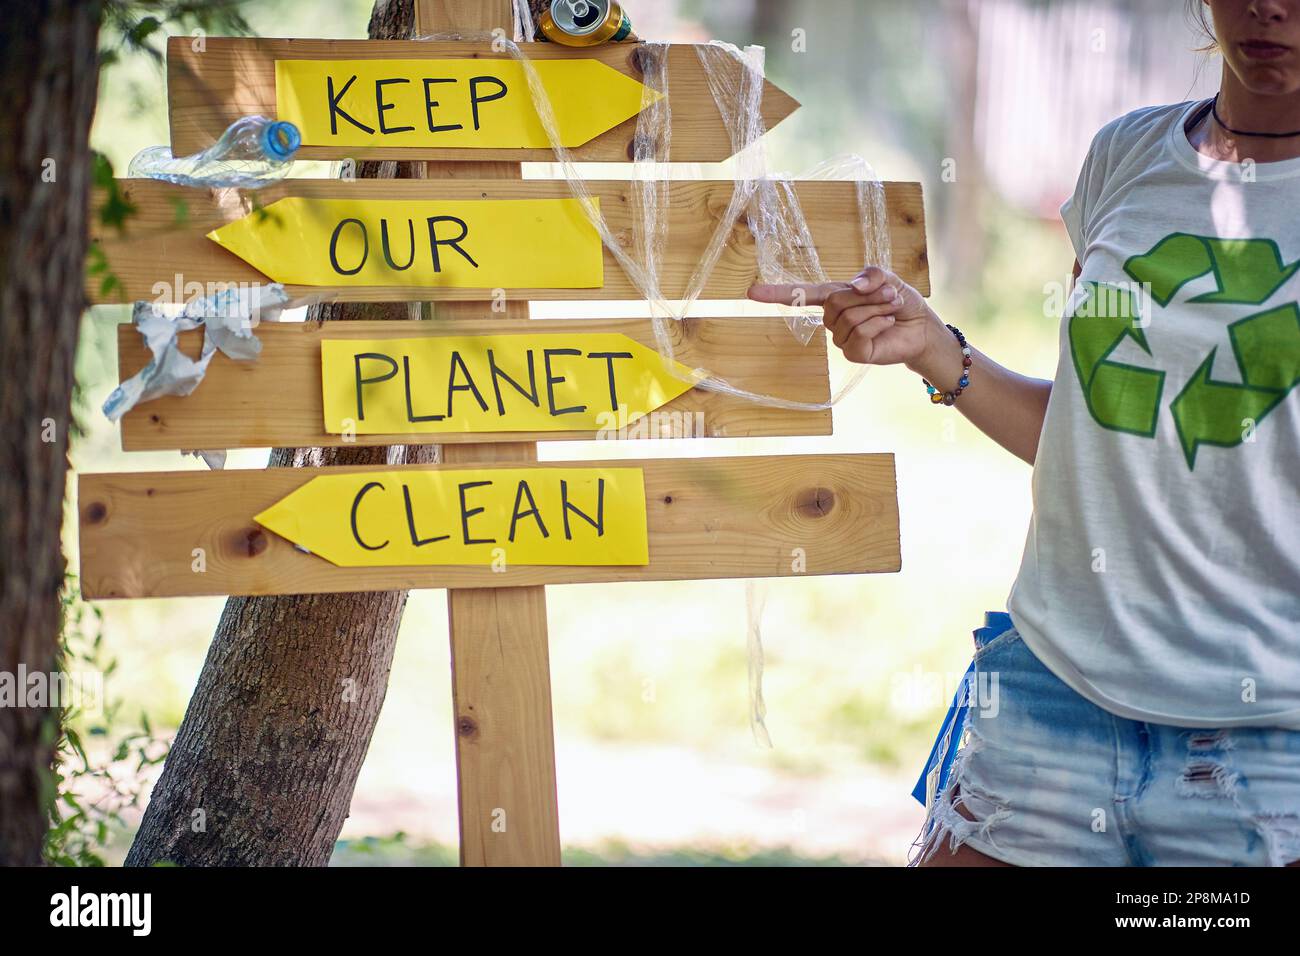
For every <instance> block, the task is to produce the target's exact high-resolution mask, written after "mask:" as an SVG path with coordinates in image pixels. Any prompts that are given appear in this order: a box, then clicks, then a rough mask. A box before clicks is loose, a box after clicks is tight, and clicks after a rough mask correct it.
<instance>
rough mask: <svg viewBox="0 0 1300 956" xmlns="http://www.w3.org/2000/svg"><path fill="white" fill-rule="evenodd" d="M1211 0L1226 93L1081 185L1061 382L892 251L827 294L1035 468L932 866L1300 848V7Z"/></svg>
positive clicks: (926, 840) (1175, 859)
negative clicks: (965, 317) (920, 287)
mask: <svg viewBox="0 0 1300 956" xmlns="http://www.w3.org/2000/svg"><path fill="white" fill-rule="evenodd" d="M1197 6H1198V7H1199V0H1198V3H1197ZM1206 6H1207V7H1208V8H1209V13H1210V14H1211V18H1212V21H1213V26H1214V32H1215V36H1216V41H1217V45H1218V48H1219V50H1220V52H1221V53H1222V55H1223V60H1224V69H1223V78H1222V82H1221V89H1220V91H1219V94H1218V96H1217V98H1216V99H1215V100H1213V101H1208V102H1204V103H1184V104H1179V105H1176V106H1163V107H1155V108H1150V109H1142V110H1138V111H1136V112H1134V113H1130V114H1128V115H1127V116H1124V117H1121V118H1120V119H1118V120H1115V121H1114V122H1112V123H1111V124H1109V125H1108V126H1106V127H1105V128H1104V129H1102V130H1101V132H1100V133H1098V134H1097V136H1096V138H1095V139H1094V141H1093V143H1092V147H1091V149H1090V151H1089V153H1088V157H1087V159H1086V161H1085V163H1084V167H1083V172H1082V174H1081V176H1080V178H1079V182H1078V186H1077V188H1076V190H1075V192H1074V195H1073V196H1072V197H1071V198H1070V199H1068V200H1067V201H1066V203H1065V204H1064V206H1063V207H1062V210H1061V214H1062V218H1063V220H1064V222H1065V225H1066V229H1067V231H1068V232H1069V235H1070V239H1071V241H1072V243H1073V245H1074V248H1075V251H1076V254H1077V260H1076V262H1075V266H1074V275H1075V278H1076V282H1075V287H1074V289H1073V291H1072V293H1071V297H1070V300H1069V303H1068V304H1067V308H1066V317H1065V319H1064V320H1063V322H1062V327H1061V335H1060V342H1061V346H1060V349H1061V351H1060V364H1059V366H1058V370H1057V376H1056V380H1055V382H1048V381H1042V380H1039V379H1034V378H1028V377H1026V376H1023V375H1019V374H1017V373H1015V372H1013V371H1010V370H1009V369H1006V368H1003V367H1002V366H1000V365H998V364H997V363H996V362H995V361H993V360H992V359H991V358H989V357H988V356H986V355H984V354H982V353H981V352H979V351H978V350H976V349H974V348H969V347H964V346H965V341H964V338H963V337H962V336H961V334H960V333H959V332H957V331H956V330H955V329H953V328H952V327H951V326H947V327H945V324H944V323H943V321H942V320H941V319H940V318H939V317H938V316H937V315H936V314H935V313H934V312H933V311H932V310H931V309H930V308H929V307H928V306H927V305H926V303H925V301H924V300H923V299H922V298H921V296H920V295H919V294H917V292H916V291H915V290H914V289H912V288H911V287H910V286H908V285H907V284H905V283H904V282H903V281H902V280H900V279H899V278H898V277H897V276H896V275H893V274H892V273H889V272H885V271H882V270H879V269H875V268H869V269H866V270H864V271H863V272H862V273H861V274H860V275H858V276H857V277H856V278H854V279H853V280H852V282H850V283H836V284H831V285H828V286H826V287H823V288H820V289H818V290H815V295H814V296H811V297H810V298H809V300H810V301H813V302H814V303H816V304H822V305H824V307H825V325H826V327H827V329H829V330H830V332H831V334H832V336H833V340H834V342H835V345H836V346H838V347H839V348H840V349H841V350H842V351H843V352H844V354H845V356H846V357H848V358H849V359H850V360H852V361H855V362H862V363H868V364H873V365H891V364H898V363H902V364H905V365H906V366H907V367H908V368H909V369H911V370H912V371H914V372H916V373H918V374H919V375H921V376H922V377H923V379H924V380H925V383H926V387H927V390H928V391H929V392H930V398H931V401H933V402H935V403H936V404H937V405H940V406H944V405H953V406H955V408H956V409H957V410H958V411H960V412H961V413H962V414H964V415H965V416H966V417H967V418H969V419H970V420H971V421H972V422H973V423H974V424H975V425H976V426H977V427H978V428H979V429H980V430H981V431H983V432H984V433H985V434H986V435H988V436H989V437H990V438H992V439H993V440H994V441H996V442H997V443H998V444H1000V445H1002V446H1003V447H1004V448H1006V449H1007V450H1008V451H1010V452H1011V453H1013V454H1015V455H1017V456H1018V457H1020V458H1023V459H1024V460H1025V461H1027V462H1029V463H1030V464H1032V465H1033V466H1034V481H1033V491H1034V517H1033V519H1032V521H1031V524H1030V528H1029V534H1028V540H1027V543H1026V547H1025V553H1024V558H1023V561H1022V564H1021V568H1020V573H1019V575H1018V577H1017V578H1016V581H1015V584H1014V586H1013V588H1012V591H1011V594H1010V597H1009V598H1008V601H1007V611H1008V613H1000V612H991V613H990V614H989V615H988V620H987V621H986V624H985V627H983V628H981V629H980V630H978V631H977V632H976V645H977V646H976V653H975V663H974V672H975V675H976V680H975V681H973V683H972V684H971V685H970V686H971V687H972V688H973V689H974V691H975V692H976V698H975V699H974V700H972V701H971V705H970V709H969V718H968V723H969V727H968V731H967V734H966V738H965V742H964V745H963V746H962V748H961V751H960V752H959V753H958V754H957V757H956V760H955V762H954V763H953V764H952V769H951V772H950V773H949V774H948V775H947V781H946V783H944V784H942V786H941V787H940V788H939V789H938V792H937V795H936V797H935V798H934V799H933V800H932V806H931V810H930V816H929V819H928V820H927V825H926V829H925V831H923V834H922V840H921V841H920V845H919V849H920V852H919V854H918V856H919V859H920V862H922V863H923V864H925V865H1008V864H1010V865H1042V864H1048V865H1052V864H1058V865H1071V864H1083V865H1095V866H1108V865H1195V864H1236V865H1243V864H1244V865H1262V864H1268V865H1284V864H1290V865H1295V864H1296V861H1298V860H1300V387H1297V386H1298V385H1300V310H1298V308H1297V297H1298V295H1300V275H1297V272H1300V0H1206ZM793 290H794V287H791V286H755V287H754V288H753V289H752V290H751V293H750V294H751V297H753V298H755V299H758V300H759V301H765V302H790V301H792V298H791V296H792V294H793ZM940 411H941V412H943V411H945V410H944V409H943V408H942V407H941V408H940ZM988 678H993V679H994V680H989V679H988ZM990 687H992V688H996V692H997V697H998V699H997V700H996V701H988V700H983V701H981V700H979V699H978V698H979V696H980V695H979V691H980V690H983V691H985V692H986V694H985V696H987V691H988V689H989V688H990ZM953 736H954V737H956V736H958V735H953ZM941 739H942V738H941ZM954 742H956V741H955V740H954ZM937 749H938V748H937ZM939 756H940V758H942V756H943V755H942V754H940V755H939ZM936 765H942V760H939V761H937V762H936Z"/></svg>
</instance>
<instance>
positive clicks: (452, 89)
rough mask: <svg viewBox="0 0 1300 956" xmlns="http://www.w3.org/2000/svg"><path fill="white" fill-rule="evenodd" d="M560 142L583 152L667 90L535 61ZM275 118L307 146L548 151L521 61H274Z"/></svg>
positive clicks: (600, 71)
mask: <svg viewBox="0 0 1300 956" xmlns="http://www.w3.org/2000/svg"><path fill="white" fill-rule="evenodd" d="M533 66H534V67H535V68H536V69H537V74H538V77H539V79H540V80H541V82H542V86H543V87H544V88H545V90H546V93H547V95H548V96H549V98H550V102H551V109H552V111H553V112H554V114H555V119H556V125H557V128H558V135H559V139H560V142H561V143H562V144H563V145H564V146H569V147H573V146H581V145H582V144H583V143H586V142H587V141H588V140H591V139H594V138H595V137H597V136H599V135H600V134H601V133H603V132H605V131H606V130H609V129H613V128H614V127H615V126H617V125H618V124H619V123H622V122H624V121H625V120H628V119H630V118H632V117H633V116H636V115H637V113H639V112H640V111H641V110H642V108H643V107H644V106H648V105H650V104H651V103H654V102H655V101H656V100H658V99H660V98H661V97H662V94H661V93H657V92H655V91H654V90H651V89H650V88H649V87H647V86H645V85H643V84H641V83H638V82H637V81H636V80H634V79H632V78H631V77H629V76H625V75H624V74H622V73H620V72H618V71H617V70H615V69H612V68H611V67H608V66H606V65H605V64H604V63H601V62H600V61H599V60H540V59H539V60H535V61H534V62H533ZM275 98H276V112H277V115H278V117H279V118H280V119H282V120H289V121H290V122H292V123H294V124H296V125H297V126H298V129H299V131H300V132H301V133H302V141H303V143H304V145H307V146H406V147H415V146H446V147H471V148H473V147H478V148H481V149H493V148H495V149H524V148H528V149H541V148H545V147H549V146H550V145H551V141H550V140H549V139H548V138H547V136H546V130H545V128H544V127H543V126H542V122H541V120H540V119H539V118H538V116H537V111H536V110H535V109H534V107H533V99H532V95H531V93H530V92H529V89H528V78H527V76H526V74H525V73H524V67H523V65H522V64H521V63H519V62H518V61H516V60H486V59H475V60H470V59H464V60H451V59H448V60H276V61H275Z"/></svg>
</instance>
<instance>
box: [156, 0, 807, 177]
mask: <svg viewBox="0 0 1300 956" xmlns="http://www.w3.org/2000/svg"><path fill="white" fill-rule="evenodd" d="M484 6H485V7H486V8H487V9H489V10H491V9H493V7H494V6H495V4H494V3H491V2H489V3H487V4H485V5H484ZM464 13H465V14H468V15H474V16H477V15H478V13H479V11H478V10H476V9H467V10H466V11H464ZM490 16H491V17H492V18H493V19H494V20H495V21H496V22H494V23H493V26H494V27H500V26H501V23H502V22H503V21H501V20H500V14H499V12H495V11H494V12H493V13H491V14H490ZM459 28H460V29H462V30H465V31H467V32H473V30H472V28H467V27H464V26H461V27H459ZM444 32H448V31H444ZM507 33H508V23H507ZM645 52H646V51H645V48H644V47H642V46H641V45H639V44H634V43H633V44H608V45H605V46H600V47H591V48H589V49H585V50H581V51H574V50H573V49H571V48H568V47H563V46H557V45H556V44H551V43H537V44H534V45H532V46H530V47H529V48H528V57H529V59H530V60H531V61H532V62H533V63H534V65H535V66H536V67H537V69H538V72H539V74H541V76H542V79H543V82H544V83H545V84H546V87H547V89H548V91H553V92H554V93H555V94H558V95H553V96H552V97H551V102H552V104H553V105H554V107H555V109H556V110H557V119H559V120H561V121H562V122H561V138H562V139H563V140H565V141H566V142H565V143H564V145H566V146H569V147H571V148H572V149H573V158H574V159H575V160H576V161H578V162H588V163H592V162H627V161H628V160H629V159H630V158H631V156H632V138H633V136H634V135H635V133H636V114H637V113H639V112H640V110H641V97H642V84H641V82H640V81H641V79H642V78H643V74H644V72H645V71H644V69H643V66H644V64H643V57H644V56H645ZM467 64H469V65H467ZM718 68H719V69H722V70H735V71H736V72H737V75H738V74H739V71H740V69H741V65H740V64H739V63H730V62H720V63H719V64H718ZM666 70H667V77H668V99H669V106H670V107H671V115H672V128H671V134H672V143H673V159H674V160H675V161H677V162H698V163H706V162H719V161H721V160H724V159H726V158H727V157H728V156H729V155H731V138H730V136H729V135H728V133H727V129H726V126H725V125H724V124H723V121H722V117H721V115H720V114H719V112H718V108H717V105H716V104H715V102H714V99H713V94H712V92H710V89H709V83H708V79H707V77H706V75H705V71H704V66H703V65H702V64H701V63H700V58H699V54H698V53H697V52H696V49H695V48H694V47H693V46H692V45H690V44H680V45H674V46H672V47H671V48H670V49H669V51H668V63H667V65H666ZM475 77H478V78H480V82H479V83H477V84H474V83H473V80H474V78H475ZM521 80H522V68H521V67H520V65H519V63H518V62H517V61H516V60H515V59H514V58H513V57H512V56H511V55H510V54H509V53H508V52H504V51H501V50H494V49H493V47H492V44H491V43H485V42H462V41H447V40H437V41H428V40H263V39H244V38H238V39H235V38H221V37H209V38H207V39H206V41H205V43H204V46H203V49H202V50H201V51H200V50H196V49H195V48H194V46H193V44H192V42H191V40H190V38H189V37H172V38H171V40H169V41H168V45H167V98H168V103H169V106H170V117H171V140H172V149H173V151H174V152H175V154H176V155H178V156H182V155H187V154H189V153H193V152H197V151H199V150H201V149H204V148H206V147H207V146H210V145H211V144H212V143H213V142H215V141H216V139H217V138H218V137H219V136H220V135H221V133H222V132H223V131H224V130H225V129H226V127H227V126H229V125H230V124H231V123H233V122H234V121H235V120H237V119H239V118H240V117H241V116H255V115H261V116H278V117H279V118H280V119H287V120H292V121H294V122H296V123H299V124H300V128H301V129H302V131H303V144H304V145H303V147H302V149H301V151H300V154H299V155H301V156H302V157H303V158H304V159H430V160H432V159H446V160H453V161H463V160H465V159H466V158H467V156H466V153H465V150H466V149H467V148H469V149H473V150H474V153H473V154H472V155H471V156H470V157H468V158H470V159H473V160H476V161H487V160H508V161H510V162H516V163H518V162H552V161H553V160H554V159H555V155H554V153H553V152H552V150H551V147H550V143H549V142H548V141H547V140H546V137H545V135H544V134H542V130H541V127H540V125H539V124H537V122H536V118H535V114H534V113H533V111H532V100H531V98H530V96H529V94H528V91H527V89H526V88H525V86H524V85H523V83H522V82H521ZM721 82H722V83H724V84H726V85H729V86H732V87H739V85H740V84H739V82H738V81H737V79H736V77H723V78H722V80H721ZM503 88H504V89H503ZM345 89H346V92H345ZM281 94H283V96H281ZM281 99H285V100H288V102H284V103H282V102H281ZM381 103H382V104H384V105H385V106H386V107H387V108H386V109H384V110H383V121H382V124H381V120H380V104H381ZM430 103H436V104H437V105H434V106H430V105H429V104H430ZM476 104H477V116H476V114H475V107H476ZM798 107H799V104H798V103H797V102H795V100H794V99H793V98H792V97H790V96H789V95H788V94H787V93H786V92H785V91H784V90H782V89H780V88H779V87H777V86H776V85H774V84H772V83H770V82H765V84H764V87H763V101H762V112H763V120H764V123H765V124H766V126H767V128H768V129H771V128H772V127H774V126H776V125H777V124H778V123H780V122H781V120H783V119H785V118H786V117H787V116H789V115H790V114H791V113H793V112H794V111H795V110H796V109H797V108H798ZM570 111H571V112H570ZM343 113H346V114H347V116H346V117H345V116H343V115H342V114H343ZM568 118H571V119H572V120H573V123H572V125H570V126H568V127H566V126H565V124H564V122H563V121H564V120H566V119H568ZM308 119H310V120H312V122H309V123H307V124H306V125H305V126H303V125H301V124H302V123H303V121H304V120H308ZM476 119H477V123H476V122H475V121H476ZM403 127H414V128H413V129H410V130H403V129H402V128H403ZM444 127H451V128H446V129H445V128H444ZM456 127H459V128H456ZM367 129H369V130H373V132H367ZM385 130H387V131H385ZM511 134H513V135H511ZM520 134H522V135H520ZM539 134H542V135H540V138H539Z"/></svg>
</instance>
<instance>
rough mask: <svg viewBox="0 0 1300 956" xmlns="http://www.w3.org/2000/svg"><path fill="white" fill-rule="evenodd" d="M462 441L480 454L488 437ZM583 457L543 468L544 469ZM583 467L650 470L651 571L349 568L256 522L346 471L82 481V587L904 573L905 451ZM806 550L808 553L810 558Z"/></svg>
mask: <svg viewBox="0 0 1300 956" xmlns="http://www.w3.org/2000/svg"><path fill="white" fill-rule="evenodd" d="M456 447H457V448H458V449H461V450H462V451H463V452H468V451H469V450H470V449H471V448H475V447H478V446H456ZM483 447H501V446H483ZM506 447H509V446H506ZM524 447H529V446H524ZM513 460H516V461H517V460H520V459H519V458H517V457H516V458H514V459H513ZM502 464H504V463H502ZM572 464H574V463H573V462H542V463H538V465H537V467H539V468H548V467H565V466H569V465H572ZM581 464H584V465H588V464H590V465H607V466H611V467H613V466H634V467H639V468H641V469H643V472H644V479H645V491H646V499H647V524H648V529H649V545H650V563H649V564H648V565H645V566H635V567H628V566H621V567H524V566H511V568H510V569H509V570H508V571H506V572H504V573H501V572H494V571H493V570H492V568H491V567H488V566H481V567H480V566H476V567H466V566H457V567H432V568H412V567H405V568H402V567H396V568H387V567H386V568H340V567H335V566H334V565H331V564H329V563H328V562H326V561H324V560H322V559H321V558H319V557H315V556H313V555H309V554H304V553H302V552H300V551H297V550H295V549H294V547H293V546H292V545H291V544H290V543H289V542H288V541H286V540H284V539H282V538H280V537H278V536H277V535H274V534H271V533H270V532H267V531H265V530H263V529H262V528H261V527H260V526H258V525H257V524H255V523H254V522H253V520H252V516H253V515H255V514H257V513H259V512H260V511H262V510H263V509H265V508H267V507H269V506H270V505H272V504H274V503H275V502H277V501H279V500H280V499H281V498H283V497H284V496H285V495H287V494H289V493H290V492H292V491H293V490H294V489H296V488H298V487H299V486H301V485H302V484H304V483H306V482H307V481H309V480H310V479H311V478H313V477H315V476H316V475H318V474H322V473H326V472H328V473H330V474H338V473H341V471H342V469H341V468H331V469H321V468H294V469H278V468H277V469H270V470H266V471H226V472H212V473H208V472H197V471H196V472H156V473H136V474H98V475H82V476H80V480H79V487H78V509H79V514H80V518H81V574H82V590H83V592H84V593H85V594H86V596H87V597H92V598H118V597H167V596H179V595H200V594H301V593H314V592H322V591H363V590H388V589H395V588H438V587H450V588H475V587H487V588H492V587H496V588H501V587H525V586H530V585H538V584H565V583H572V584H577V583H589V582H603V581H663V580H686V579H697V578H734V577H783V576H793V575H799V574H847V573H865V572H877V571H896V570H898V568H899V563H900V552H899V542H898V505H897V499H896V493H895V480H894V460H893V456H892V455H786V456H754V457H743V458H696V459H686V460H654V459H642V460H631V461H606V462H582V463H581ZM404 467H415V468H419V467H435V468H436V467H448V466H445V465H444V466H404ZM482 467H483V468H484V469H485V470H487V469H490V468H491V467H492V466H491V465H490V464H484V465H482ZM350 470H352V471H367V470H374V469H367V468H352V469H350ZM393 470H394V471H400V470H401V469H400V468H399V469H393ZM196 548H198V549H202V554H203V556H204V564H205V570H203V571H202V572H196V571H195V570H194V569H193V565H194V562H195V549H196ZM796 549H803V554H802V557H801V558H800V555H799V553H798V552H797V551H796ZM797 558H798V559H799V560H796V559H797Z"/></svg>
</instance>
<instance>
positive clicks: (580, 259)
mask: <svg viewBox="0 0 1300 956" xmlns="http://www.w3.org/2000/svg"><path fill="white" fill-rule="evenodd" d="M592 202H593V203H595V204H596V206H597V210H599V205H600V200H599V199H593V200H592ZM581 203H582V201H581V200H578V199H458V200H452V199H448V200H419V201H415V202H408V201H406V200H396V199H371V200H359V199H306V198H303V197H300V196H290V197H287V198H285V199H279V200H277V201H275V202H273V203H271V205H269V206H267V207H265V208H264V209H259V210H256V211H255V212H252V213H250V214H249V215H247V216H244V217H243V218H242V219H237V220H235V221H234V222H231V223H227V224H226V225H224V226H222V227H221V228H219V229H215V230H213V231H212V232H210V233H208V238H209V239H211V240H212V241H213V242H215V243H217V244H218V245H220V246H223V247H224V248H226V249H229V250H230V251H231V252H233V253H234V254H235V255H237V256H239V258H241V259H243V260H244V261H245V262H247V263H249V264H250V265H252V266H254V267H255V268H256V269H258V270H259V271H260V272H262V273H263V274H265V275H266V276H268V277H270V278H271V279H273V280H275V281H276V282H284V283H287V284H291V285H308V286H442V287H452V288H467V289H497V288H500V289H515V288H538V287H540V288H554V289H596V288H600V286H601V285H603V284H604V260H603V257H602V251H601V244H600V234H599V233H598V232H597V231H596V229H595V227H594V226H592V224H591V221H590V220H589V219H588V218H587V216H586V215H585V214H584V213H583V210H582V204H581Z"/></svg>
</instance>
